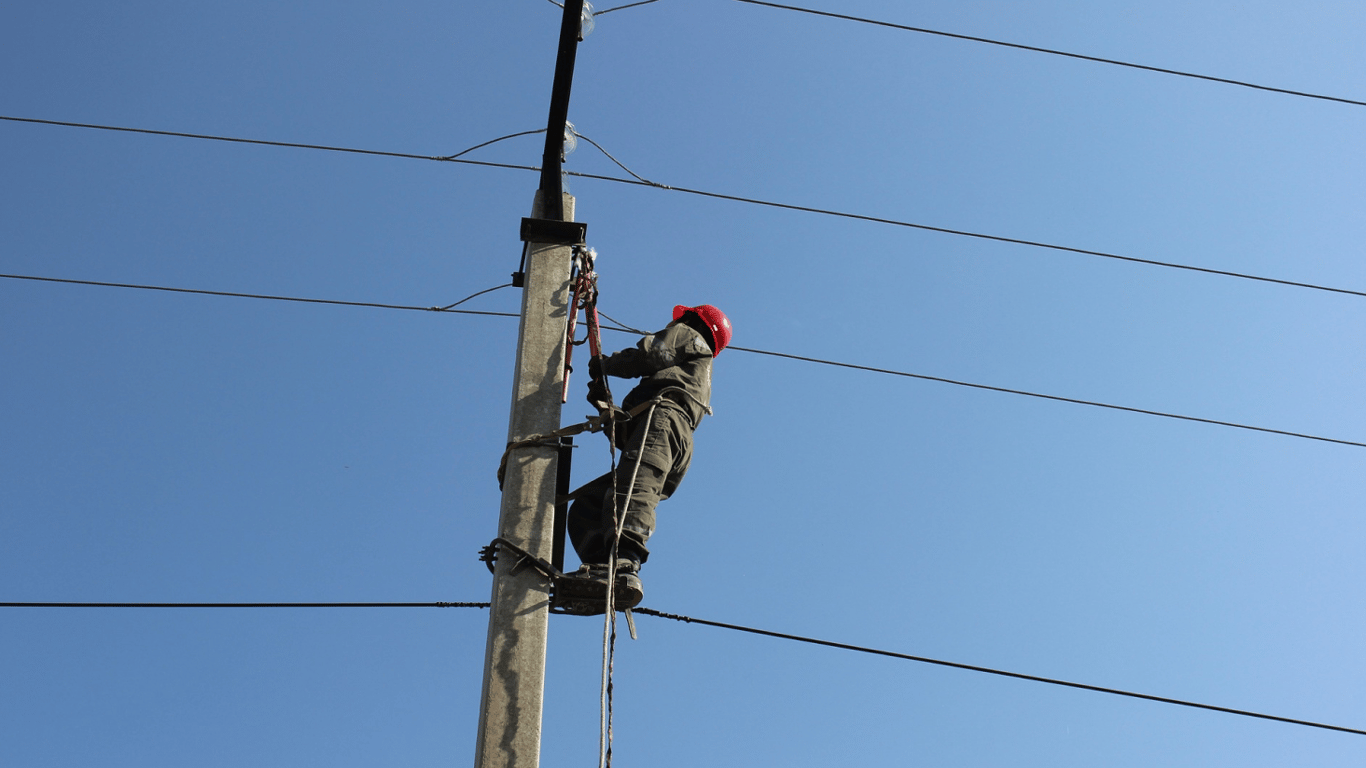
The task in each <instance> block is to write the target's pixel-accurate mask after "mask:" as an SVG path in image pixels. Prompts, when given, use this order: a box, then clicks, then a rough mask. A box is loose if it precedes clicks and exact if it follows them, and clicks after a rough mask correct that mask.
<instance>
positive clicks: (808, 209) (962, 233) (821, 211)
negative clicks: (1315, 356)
mask: <svg viewBox="0 0 1366 768" xmlns="http://www.w3.org/2000/svg"><path fill="white" fill-rule="evenodd" d="M0 120H8V121H12V122H21V123H38V124H43V125H55V126H64V127H69V128H91V129H95V130H104V131H122V132H128V133H146V134H153V135H159V136H176V137H181V138H191V139H204V140H209V141H227V142H234V143H240V144H260V145H265V146H276V147H292V148H297V149H317V150H324V151H331V152H344V153H353V154H362V155H380V156H385V157H397V158H404V159H411V160H434V161H438V162H449V163H463V164H467V165H477V166H483V167H486V168H506V169H510V170H517V171H533V172H536V173H540V170H541V169H540V168H539V167H536V166H530V165H513V164H510V163H491V162H484V161H479V160H465V159H458V158H456V157H455V156H433V155H416V154H405V153H401V152H381V151H377V150H368V149H352V148H348V147H335V146H325V145H320V144H292V143H287V142H279V141H263V140H258V139H241V138H231V137H226V136H210V135H204V134H193V133H177V132H173V131H158V130H150V129H145V128H124V127H117V126H109V125H94V124H89V123H71V122H61V121H57V120H39V119H34V118H23V117H7V116H4V115H0ZM504 138H507V137H504ZM584 138H587V137H584ZM497 140H498V139H495V141H497ZM593 145H594V146H597V144H596V143H595V142H594V143H593ZM598 148H599V149H602V148H601V147H598ZM471 149H474V148H473V147H472V148H471ZM466 151H469V150H466ZM603 154H607V152H606V150H603ZM608 157H609V158H611V155H608ZM612 160H613V162H617V164H618V165H621V163H620V162H618V161H617V160H616V159H615V158H612ZM622 167H623V168H625V166H622ZM627 173H630V174H631V175H632V176H636V174H635V172H633V171H631V170H630V169H627ZM564 174H565V175H566V176H575V177H578V178H584V179H594V180H597V181H610V182H615V183H618V184H631V185H635V186H645V187H654V188H656V189H665V190H668V191H670V192H681V193H683V194H689V195H698V196H701V197H710V198H714V199H717V200H729V201H732V202H738V203H746V204H750V205H761V206H765V207H769V208H779V209H782V210H789V211H798V212H801V213H811V214H817V215H822V216H834V217H837V218H845V219H853V220H856V221H866V222H871V223H875V224H888V225H891V226H896V227H906V228H909V229H919V230H923V231H926V232H938V233H940V234H946V235H955V236H958V237H971V238H976V239H979V240H989V241H992V242H997V243H1008V244H1011V245H1024V246H1028V247H1031V248H1042V249H1045V250H1053V251H1061V252H1064V253H1075V254H1080V255H1083V256H1096V257H1099V258H1105V259H1112V260H1116V261H1125V262H1130V263H1133V264H1147V265H1149V266H1154V267H1165V268H1168V269H1180V270H1186V271H1189V272H1198V273H1202V274H1207V275H1217V276H1220V277H1231V278H1237V279H1240V280H1252V281H1256V282H1262V283H1271V284H1275V285H1284V286H1289V287H1294V288H1307V289H1310V290H1315V291H1324V292H1328V293H1338V294H1345V295H1348V296H1360V297H1366V291H1358V290H1352V289H1349V288H1335V287H1333V286H1327V285H1318V284H1315V283H1306V282H1300V281H1296V280H1282V279H1280V278H1275V277H1264V276H1261V275H1253V274H1248V273H1245V272H1233V271H1230V270H1224V269H1211V268H1209V267H1197V266H1193V265H1189V264H1178V263H1175V262H1170V261H1159V260H1157V259H1145V258H1139V257H1136V256H1123V255H1120V254H1117V253H1109V252H1106V251H1096V250H1090V249H1086V248H1074V247H1071V246H1066V245H1056V244H1053V243H1044V242H1040V241H1037V240H1025V239H1022V238H1015V237H1005V236H1002V235H989V234H985V233H982V232H972V231H968V230H962V229H951V228H948V227H937V226H933V225H929V224H917V223H914V222H909V221H900V220H897V219H889V218H885V217H880V216H869V215H865V214H858V213H847V212H844V211H835V210H830V209H826V208H815V207H812V206H806V205H795V204H792V203H779V202H774V201H771V200H762V199H759V198H753V197H742V196H739V195H729V194H724V193H720V192H708V191H705V190H700V189H689V188H687V187H675V186H670V185H667V184H660V183H658V182H654V181H648V180H645V179H642V178H641V177H639V176H636V178H635V179H623V178H618V177H615V176H604V175H601V174H595V173H582V172H579V171H564Z"/></svg>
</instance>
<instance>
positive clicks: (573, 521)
mask: <svg viewBox="0 0 1366 768" xmlns="http://www.w3.org/2000/svg"><path fill="white" fill-rule="evenodd" d="M611 493H612V473H610V472H609V473H607V474H605V475H603V476H602V477H599V478H597V479H596V480H593V481H591V482H589V483H587V484H585V485H584V486H583V487H581V488H579V489H578V490H577V491H574V496H575V499H574V503H573V504H571V505H570V506H569V517H568V525H567V527H568V532H569V541H570V542H571V543H572V544H573V545H574V551H575V552H576V553H578V555H579V561H580V562H584V563H605V562H607V555H608V553H609V551H610V547H611V545H612V510H611V507H610V506H609V505H608V504H606V503H605V502H607V501H609V500H610V496H611Z"/></svg>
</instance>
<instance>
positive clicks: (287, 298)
mask: <svg viewBox="0 0 1366 768" xmlns="http://www.w3.org/2000/svg"><path fill="white" fill-rule="evenodd" d="M0 278H9V279H14V280H37V281H42V282H51V283H73V284H76V285H93V286H101V287H109V288H131V289H141V290H152V291H169V292H173V293H190V294H201V295H208V296H229V297H234V298H249V299H266V300H271V301H295V302H305V303H309V304H336V305H341V306H349V307H371V308H376V309H400V310H414V311H422V312H444V313H450V314H464V315H489V316H493V317H520V315H517V314H515V313H512V312H483V311H476V310H469V309H451V308H449V307H419V306H411V305H404V304H379V303H375V302H361V301H333V300H329V299H306V298H297V297H292V296H268V295H262V294H254V293H231V292H227V291H205V290H195V289H189V288H168V287H166V286H159V285H134V284H131V283H110V282H99V281H94V280H71V279H64V278H53V277H34V276H32V275H5V274H0ZM506 287H508V286H505V285H504V286H498V287H497V288H489V289H487V290H484V291H479V292H478V293H476V294H474V295H473V296H469V297H466V298H465V299H461V300H460V301H458V302H456V304H460V303H462V302H464V301H468V300H469V299H471V298H474V296H478V295H480V294H482V293H487V292H489V291H493V290H497V289H498V288H506ZM454 306H455V304H452V305H450V307H454ZM608 319H609V320H612V318H610V317H609V318H608ZM612 322H616V323H618V324H619V325H622V326H623V327H621V328H613V327H611V326H604V328H605V329H606V330H609V331H621V332H623V333H635V334H642V333H643V332H642V331H640V330H637V329H635V328H630V327H628V326H625V325H624V324H622V323H620V322H619V321H616V320H612ZM727 349H734V350H736V351H739V352H748V353H750V354H755V355H767V356H769V357H782V358H786V359H788V360H797V361H800V362H804V363H816V364H819V365H833V366H836V367H839V368H851V369H853V370H858V371H869V372H872V373H885V374H888V375H890V376H901V377H903V378H908V379H920V380H922V381H934V382H939V383H941V384H952V385H954V386H957V387H969V388H971V389H982V390H987V391H990V392H1002V393H1005V394H1011V395H1022V396H1024V397H1034V398H1039V399H1042V400H1053V401H1056V402H1060V403H1071V404H1074V405H1087V406H1091V407H1093V408H1105V409H1108V410H1114V411H1126V412H1128V413H1138V414H1143V415H1146V416H1160V417H1162V418H1166V419H1177V420H1180V421H1192V422H1198V423H1201V424H1211V425H1214V426H1220V427H1232V428H1235V429H1244V430H1249V431H1252V432H1264V433H1267V434H1273V435H1282V436H1285V437H1295V438H1300V439H1303V440H1316V441H1319V442H1325V443H1336V444H1338V445H1348V446H1352V447H1354V448H1366V443H1363V442H1357V441H1354V440H1342V439H1339V438H1334V437H1322V436H1319V435H1311V434H1307V433H1304V432H1291V431H1288V430H1283V429H1272V428H1270V427H1257V426H1252V425H1250V424H1240V423H1237V422H1233V421H1220V420H1218V419H1206V418H1203V417H1199V416H1185V415H1182V414H1177V413H1168V412H1166V411H1154V410H1149V409H1146V408H1135V407H1131V406H1127V405H1115V404H1113V403H1103V402H1099V401H1096V400H1082V399H1080V398H1074V397H1063V396H1061V395H1048V394H1043V393H1041V392H1030V391H1028V390H1023V389H1011V388H1009V387H998V386H994V385H991V384H977V383H974V382H969V381H960V380H958V379H949V378H945V377H942V376H931V375H928V374H923V373H910V372H908V371H898V370H893V369H891V368H878V367H875V366H871V365H859V364H856V363H842V362H838V361H835V360H823V359H821V358H816V357H805V356H802V355H793V354H788V353H786V352H770V351H768V350H763V349H752V348H749V347H739V346H731V347H727Z"/></svg>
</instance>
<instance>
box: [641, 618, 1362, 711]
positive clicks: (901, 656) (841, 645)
mask: <svg viewBox="0 0 1366 768" xmlns="http://www.w3.org/2000/svg"><path fill="white" fill-rule="evenodd" d="M634 610H635V612H636V613H640V614H644V615H646V616H655V617H658V618H661V619H672V620H674V621H682V622H686V623H689V624H705V625H707V626H710V627H719V628H721V629H732V630H736V631H738V632H748V633H750V634H755V635H763V636H765V637H776V638H780V639H783V640H795V641H797V642H801V643H810V644H812V645H823V646H826V647H829V648H840V649H842V650H846V651H857V652H859V653H871V654H875V655H878V656H890V657H892V658H895V659H903V660H906V661H916V662H920V663H922V664H934V665H937V666H941V667H951V668H953V669H963V670H968V671H970V672H982V673H984V674H988V675H998V676H1001V677H1011V678H1015V679H1017V680H1028V681H1030V682H1035V683H1046V684H1048V685H1060V686H1064V687H1067V688H1078V689H1081V690H1085V691H1093V692H1096V693H1108V694H1111V695H1114V696H1126V697H1129V698H1133V699H1143V700H1145V701H1155V702H1159V703H1161V704H1174V705H1176V706H1181V707H1192V708H1195V709H1206V710H1210V711H1214V712H1223V713H1225V714H1230V715H1239V716H1241V717H1255V718H1259V719H1262V720H1274V721H1276V722H1280V723H1289V724H1291V725H1302V726H1307V727H1310V728H1323V729H1325V730H1330V731H1340V732H1342V733H1351V734H1356V735H1358V736H1366V730H1361V729H1357V728H1347V727H1345V726H1341V725H1328V724H1326V723H1317V722H1314V721H1311V720H1299V719H1296V718H1291V717H1281V716H1279V715H1268V714H1264V713H1261V712H1251V711H1248V710H1245V709H1232V708H1230V707H1220V706H1215V705H1213V704H1200V703H1197V702H1193V701H1186V700H1184V699H1173V698H1168V697H1166V696H1153V695H1151V694H1147V693H1135V692H1133V691H1125V690H1120V689H1118V688H1105V687H1102V686H1099V685H1088V684H1086V683H1074V682H1070V681H1067V680H1058V679H1054V678H1049V677H1039V676H1037V675H1026V674H1022V673H1019V672H1007V671H1005V670H1000V669H992V668H990V667H979V666H976V665H973V664H961V663H959V662H956V661H943V660H941V659H931V658H927V657H925V656H912V655H910V654H906V653H896V652H895V651H883V650H878V649H876V648H866V647H863V646H858V645H849V644H847V643H836V642H832V641H829V640H817V639H815V638H810V637H802V636H801V635H790V634H786V633H783V632H772V631H769V630H766V629H755V628H753V627H743V626H740V625H738V624H726V623H723V622H719V621H707V620H705V619H695V618H691V617H688V616H679V615H676V614H672V613H663V612H662V611H655V610H651V609H649V608H635V609H634Z"/></svg>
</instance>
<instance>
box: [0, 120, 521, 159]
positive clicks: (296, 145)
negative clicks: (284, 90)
mask: <svg viewBox="0 0 1366 768" xmlns="http://www.w3.org/2000/svg"><path fill="white" fill-rule="evenodd" d="M0 120H7V121H9V122H13V123H36V124H38V125H56V126H62V127H64V128H89V129H92V130H96V131H116V132H120V133H143V134H150V135H153V136H174V137H176V138H181V139H200V140H204V141H226V142H230V143H233V144H257V145H261V146H267V147H288V148H290V149H316V150H321V151H324V152H343V153H346V154H353V155H376V156H379V157H398V158H403V159H405V160H435V161H437V162H442V163H462V164H465V165H482V166H484V167H487V168H511V169H513V170H518V171H539V170H540V169H539V168H535V167H532V166H528V165H511V164H509V163H488V162H484V161H482V160H461V159H458V155H447V156H441V155H415V154H410V153H407V152H385V151H382V150H376V149H355V148H353V147H337V146H330V145H327V144H300V143H296V142H289V141H268V140H265V139H243V138H237V137H233V136H214V135H212V134H206V133H182V132H180V131H160V130H153V129H151V128H127V127H123V126H116V125H96V124H94V123H72V122H67V121H63V120H40V119H37V118H32V117H10V116H6V115H0ZM532 133H536V131H532ZM513 135H518V136H519V135H522V134H513ZM507 138H512V137H511V136H503V137H502V138H498V139H494V140H493V141H502V140H503V139H507ZM493 141H490V142H485V144H482V145H480V146H485V145H487V144H492V143H493ZM470 149H478V147H471V148H470ZM470 149H467V150H465V152H468V151H470ZM458 154H464V152H460V153H458Z"/></svg>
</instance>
